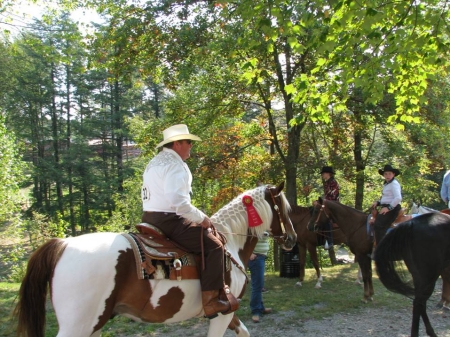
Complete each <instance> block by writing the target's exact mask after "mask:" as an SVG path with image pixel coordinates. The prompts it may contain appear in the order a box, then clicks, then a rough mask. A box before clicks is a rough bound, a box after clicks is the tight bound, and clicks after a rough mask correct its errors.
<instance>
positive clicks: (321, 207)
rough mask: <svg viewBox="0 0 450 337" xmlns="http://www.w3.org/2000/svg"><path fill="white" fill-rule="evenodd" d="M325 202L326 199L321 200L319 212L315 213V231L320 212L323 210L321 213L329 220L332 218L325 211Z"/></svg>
mask: <svg viewBox="0 0 450 337" xmlns="http://www.w3.org/2000/svg"><path fill="white" fill-rule="evenodd" d="M325 202H326V200H324V201H323V204H322V205H321V206H320V209H319V213H318V214H317V218H316V221H314V230H315V231H316V230H317V227H318V222H319V219H320V215H321V214H322V212H323V214H325V216H326V217H327V219H328V220H331V221H332V220H333V219H332V218H331V216H330V215H329V214H328V213H327V211H326V210H325Z"/></svg>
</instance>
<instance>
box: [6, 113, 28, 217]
mask: <svg viewBox="0 0 450 337" xmlns="http://www.w3.org/2000/svg"><path fill="white" fill-rule="evenodd" d="M17 144H18V141H17V140H16V137H15V135H14V133H13V132H12V131H11V130H8V129H7V128H6V126H5V120H4V118H3V115H2V114H0V199H1V201H2V202H1V203H0V222H3V221H7V220H9V219H10V218H11V217H12V216H13V215H14V213H15V212H17V211H19V209H20V202H21V198H20V195H19V184H20V183H21V182H22V181H23V179H24V177H23V172H24V168H25V165H24V163H23V162H21V160H20V154H19V148H20V147H19V146H17Z"/></svg>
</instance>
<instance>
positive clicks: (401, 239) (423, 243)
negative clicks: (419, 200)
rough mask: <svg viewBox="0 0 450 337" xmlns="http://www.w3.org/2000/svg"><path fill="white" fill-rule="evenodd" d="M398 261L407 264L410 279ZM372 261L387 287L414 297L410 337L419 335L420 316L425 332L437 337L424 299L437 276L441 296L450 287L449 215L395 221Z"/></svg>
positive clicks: (430, 214)
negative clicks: (440, 284)
mask: <svg viewBox="0 0 450 337" xmlns="http://www.w3.org/2000/svg"><path fill="white" fill-rule="evenodd" d="M399 260H403V261H404V263H405V264H406V267H407V268H408V271H409V272H410V273H411V275H412V281H411V278H410V275H405V274H404V268H401V267H399V265H398V262H399ZM375 264H376V267H377V273H378V276H379V279H380V281H381V283H383V285H384V286H385V287H386V288H387V289H389V290H390V291H393V292H397V293H400V294H402V295H405V296H408V297H412V298H414V300H413V310H412V323H411V337H418V336H419V323H420V318H421V317H422V320H423V323H424V324H425V331H426V333H427V335H428V336H432V337H437V335H436V333H435V332H434V329H433V327H432V326H431V323H430V319H429V317H428V315H427V301H428V299H429V298H430V296H431V294H432V293H433V290H434V287H435V284H436V281H437V279H438V277H439V276H441V277H442V286H443V291H442V293H443V297H444V296H446V295H445V293H446V290H448V289H449V286H450V216H449V215H448V214H444V213H441V212H431V213H427V214H423V215H420V216H417V217H414V218H412V219H411V220H409V221H406V222H402V223H400V224H398V225H397V226H395V227H394V228H392V229H391V230H389V231H388V232H387V234H386V235H385V236H384V238H383V239H382V240H381V242H380V243H379V244H378V246H377V249H376V250H375ZM443 300H445V299H444V298H443Z"/></svg>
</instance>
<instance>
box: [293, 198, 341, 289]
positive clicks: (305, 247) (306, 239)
mask: <svg viewBox="0 0 450 337" xmlns="http://www.w3.org/2000/svg"><path fill="white" fill-rule="evenodd" d="M311 212H312V208H310V207H302V206H291V211H290V212H289V217H290V218H291V221H292V225H293V226H294V229H295V232H296V233H297V245H298V260H299V264H300V273H299V280H298V282H297V283H296V285H297V286H299V287H301V286H302V282H303V280H304V279H305V265H306V251H308V252H309V256H310V258H311V261H312V264H313V266H314V269H315V270H316V275H317V283H316V285H315V288H321V287H322V282H323V278H322V274H321V272H320V265H319V259H318V256H317V246H318V245H319V244H318V242H317V241H318V240H317V235H323V234H320V233H317V232H314V231H310V230H308V223H309V220H310V218H311ZM333 241H334V243H335V244H341V243H346V241H347V240H346V238H345V235H344V233H342V231H341V230H340V229H339V228H336V229H333ZM328 252H329V254H330V258H332V256H333V254H334V250H333V249H330V250H329V251H328ZM334 258H335V259H336V257H335V256H334Z"/></svg>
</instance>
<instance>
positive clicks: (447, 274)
mask: <svg viewBox="0 0 450 337" xmlns="http://www.w3.org/2000/svg"><path fill="white" fill-rule="evenodd" d="M441 278H442V295H441V300H440V301H439V303H438V305H437V306H438V307H439V308H440V307H442V308H443V309H444V310H447V311H448V310H450V308H449V307H448V305H449V304H450V268H446V269H445V270H444V272H443V273H442V274H441Z"/></svg>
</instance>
